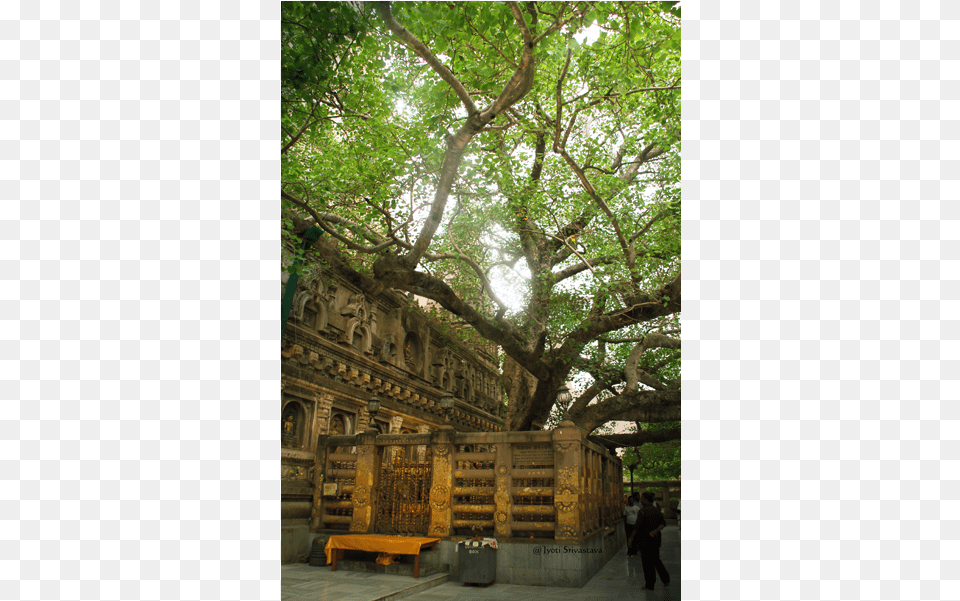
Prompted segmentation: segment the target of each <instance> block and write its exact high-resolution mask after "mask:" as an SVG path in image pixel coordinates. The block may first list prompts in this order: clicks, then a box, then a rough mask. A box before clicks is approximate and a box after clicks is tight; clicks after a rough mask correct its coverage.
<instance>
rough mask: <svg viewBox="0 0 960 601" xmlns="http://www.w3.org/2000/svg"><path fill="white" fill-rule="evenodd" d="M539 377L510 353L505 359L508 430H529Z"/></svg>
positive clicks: (504, 380)
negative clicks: (515, 359)
mask: <svg viewBox="0 0 960 601" xmlns="http://www.w3.org/2000/svg"><path fill="white" fill-rule="evenodd" d="M537 383H538V382H537V379H536V378H535V377H534V376H533V374H531V373H530V372H529V371H527V370H526V369H525V368H524V367H523V366H521V365H520V364H519V363H517V362H516V361H514V360H513V359H512V358H511V357H510V355H507V356H506V357H505V358H504V360H503V385H504V388H505V389H506V391H507V399H509V403H508V405H507V418H506V420H505V421H506V424H505V427H506V429H507V430H508V431H513V430H527V429H529V426H528V425H527V424H529V423H530V422H531V420H532V415H531V412H532V411H533V395H534V393H536V391H537Z"/></svg>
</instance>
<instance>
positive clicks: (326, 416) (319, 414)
mask: <svg viewBox="0 0 960 601" xmlns="http://www.w3.org/2000/svg"><path fill="white" fill-rule="evenodd" d="M332 408H333V396H332V395H329V394H324V393H322V392H317V393H314V395H313V434H312V435H311V436H310V440H309V441H308V444H307V450H309V451H319V450H320V449H318V448H317V447H316V446H315V445H316V444H317V437H318V436H320V435H321V434H326V433H327V429H328V428H329V425H330V411H331V409H332Z"/></svg>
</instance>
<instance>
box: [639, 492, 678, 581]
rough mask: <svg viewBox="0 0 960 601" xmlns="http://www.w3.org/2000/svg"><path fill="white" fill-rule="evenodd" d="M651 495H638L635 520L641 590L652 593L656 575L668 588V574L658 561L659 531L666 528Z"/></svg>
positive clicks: (647, 493)
mask: <svg viewBox="0 0 960 601" xmlns="http://www.w3.org/2000/svg"><path fill="white" fill-rule="evenodd" d="M653 498H654V496H653V493H652V492H650V491H647V492H645V493H643V494H642V495H640V505H641V507H640V516H639V517H638V518H637V534H636V535H637V537H638V538H639V539H640V545H639V547H640V562H641V565H642V566H643V578H644V580H645V583H644V584H645V586H644V587H643V590H647V591H652V590H653V585H654V584H656V583H657V574H659V575H660V580H661V581H662V582H663V586H670V574H668V573H667V568H665V567H664V565H663V562H662V561H660V545H661V542H662V537H661V536H660V531H661V530H663V529H664V528H666V526H667V522H666V521H665V520H664V519H663V514H662V513H660V510H659V509H657V508H656V507H654V506H653Z"/></svg>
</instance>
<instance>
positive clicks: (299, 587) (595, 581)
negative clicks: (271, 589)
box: [281, 520, 681, 601]
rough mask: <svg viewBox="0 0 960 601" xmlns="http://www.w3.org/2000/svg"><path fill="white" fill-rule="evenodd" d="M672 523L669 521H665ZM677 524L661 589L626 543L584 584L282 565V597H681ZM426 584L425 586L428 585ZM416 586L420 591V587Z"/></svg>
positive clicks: (668, 542) (324, 600) (437, 600)
mask: <svg viewBox="0 0 960 601" xmlns="http://www.w3.org/2000/svg"><path fill="white" fill-rule="evenodd" d="M670 521H673V520H670ZM675 524H676V522H673V525H669V526H667V528H666V529H665V530H664V531H663V547H661V549H660V558H661V559H662V560H663V564H664V566H665V567H666V568H667V571H668V572H669V573H670V579H671V583H670V586H669V587H666V588H664V586H663V584H662V583H661V582H659V579H658V582H657V585H656V588H655V590H654V591H642V590H640V589H641V587H643V570H642V569H641V567H640V558H639V557H630V558H628V557H627V552H626V547H624V548H623V549H621V550H620V553H618V554H617V555H616V556H615V557H614V558H613V559H611V560H610V561H609V562H607V565H605V566H604V567H603V568H602V569H601V570H600V571H599V572H597V574H596V575H594V577H593V578H591V579H590V582H588V583H587V584H586V585H584V586H583V588H565V587H549V586H522V585H517V584H496V583H494V584H492V585H490V586H488V587H479V586H475V585H464V584H461V583H459V582H444V583H443V584H440V585H439V586H432V585H433V584H434V583H435V582H436V580H434V579H440V580H445V579H446V577H447V576H446V574H442V575H441V574H434V575H432V576H423V577H421V578H420V579H414V578H411V577H409V576H388V575H380V574H371V573H364V572H346V571H343V570H337V571H336V572H331V571H330V568H329V567H322V568H319V567H311V566H309V565H307V564H290V565H285V566H283V567H282V570H281V578H282V582H281V588H282V601H381V600H382V601H393V600H394V599H400V598H403V599H404V600H405V601H526V600H528V599H529V600H533V601H570V600H573V599H577V600H583V601H619V600H621V599H640V600H648V599H649V600H650V601H653V600H655V599H656V600H658V601H667V600H677V599H680V584H681V578H680V532H679V530H677V527H676V525H675ZM428 587H430V588H428ZM417 589H420V590H419V591H418V590H417Z"/></svg>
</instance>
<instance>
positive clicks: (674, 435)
mask: <svg viewBox="0 0 960 601" xmlns="http://www.w3.org/2000/svg"><path fill="white" fill-rule="evenodd" d="M591 438H593V437H591ZM598 438H600V439H601V442H602V443H603V444H604V445H606V446H616V447H635V446H639V445H642V444H644V443H647V442H667V441H668V440H680V428H671V429H670V430H655V431H652V432H651V431H649V430H641V431H640V432H634V433H632V434H604V435H602V436H599V437H598Z"/></svg>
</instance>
